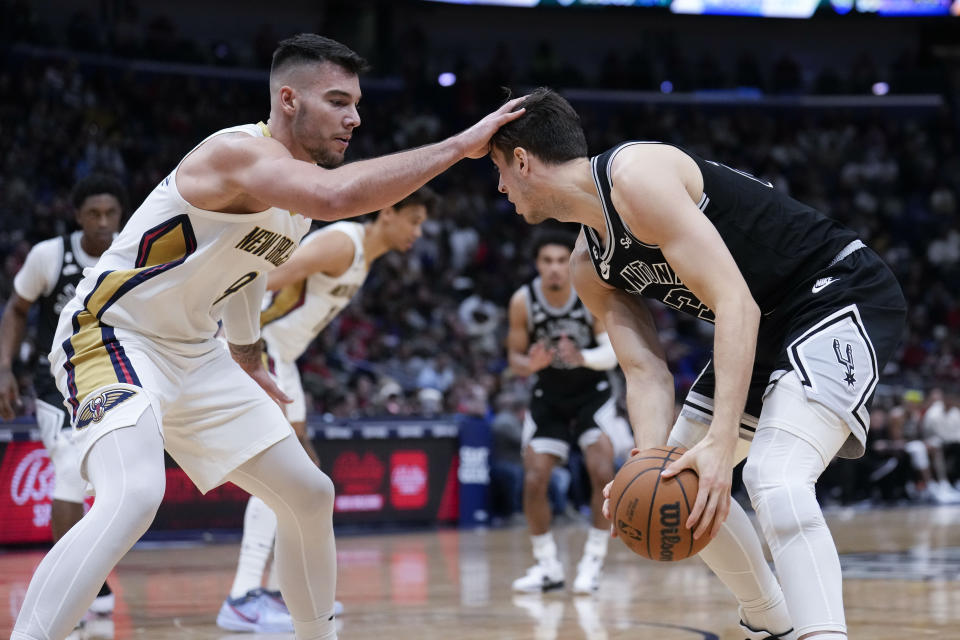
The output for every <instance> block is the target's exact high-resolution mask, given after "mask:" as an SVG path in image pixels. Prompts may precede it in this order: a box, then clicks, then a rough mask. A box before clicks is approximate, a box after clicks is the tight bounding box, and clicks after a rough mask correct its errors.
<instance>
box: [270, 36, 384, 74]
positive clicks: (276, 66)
mask: <svg viewBox="0 0 960 640" xmlns="http://www.w3.org/2000/svg"><path fill="white" fill-rule="evenodd" d="M320 62H331V63H333V64H335V65H337V66H338V67H343V68H344V69H346V70H347V71H349V72H350V73H353V74H356V75H359V74H360V73H362V72H364V71H366V70H367V69H368V68H369V66H368V65H367V61H366V60H364V59H363V57H361V56H360V55H359V54H358V53H357V52H356V51H354V50H353V49H351V48H350V47H348V46H347V45H345V44H341V43H339V42H337V41H336V40H332V39H330V38H325V37H323V36H318V35H317V34H315V33H298V34H297V35H295V36H293V37H290V38H287V39H286V40H281V41H280V44H278V45H277V48H276V50H275V51H274V52H273V61H272V62H271V64H270V75H271V76H272V75H273V74H275V73H276V72H278V71H280V70H282V69H284V68H286V67H289V66H292V65H295V64H303V63H320Z"/></svg>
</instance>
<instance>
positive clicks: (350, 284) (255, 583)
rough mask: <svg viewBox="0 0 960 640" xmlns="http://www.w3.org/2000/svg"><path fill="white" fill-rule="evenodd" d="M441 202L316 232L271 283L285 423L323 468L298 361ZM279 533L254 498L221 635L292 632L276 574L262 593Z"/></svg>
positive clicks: (269, 340)
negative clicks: (377, 265)
mask: <svg viewBox="0 0 960 640" xmlns="http://www.w3.org/2000/svg"><path fill="white" fill-rule="evenodd" d="M435 200H436V197H435V195H434V193H433V191H432V190H431V189H430V188H429V187H421V188H420V189H418V190H417V191H415V192H413V193H412V194H410V195H409V196H407V197H406V198H404V199H403V200H401V201H400V202H398V203H396V204H395V205H393V206H390V207H387V208H386V209H383V210H381V211H379V212H378V213H377V214H376V217H375V218H374V219H373V220H371V221H370V222H367V223H359V222H353V221H348V220H342V221H340V222H335V223H334V224H331V225H329V226H326V227H324V228H322V229H319V230H317V231H314V232H313V233H311V234H309V235H307V236H306V237H305V238H304V239H303V242H302V243H301V245H300V247H299V248H298V249H297V250H296V251H295V252H294V253H293V257H291V258H290V260H288V261H287V262H286V263H285V264H283V265H282V266H281V267H279V268H277V269H275V270H273V271H271V272H270V275H269V276H268V277H267V290H268V291H273V292H275V293H274V294H273V296H272V298H271V299H270V302H269V305H268V306H267V307H266V308H265V309H264V310H263V311H262V312H261V314H260V333H261V335H262V337H263V341H264V344H265V348H266V352H267V354H268V356H269V363H270V367H271V370H272V371H273V373H274V375H275V376H276V378H277V382H278V384H279V386H280V389H281V390H282V391H283V392H284V393H285V394H287V396H289V397H290V398H291V399H292V400H293V402H291V403H289V404H287V405H286V406H285V407H284V410H285V411H286V414H287V419H288V420H289V421H290V425H291V426H292V427H293V430H294V432H295V433H296V434H297V438H298V439H299V440H300V444H302V445H303V448H304V449H305V450H306V452H307V454H308V455H309V456H310V459H311V460H313V462H314V464H316V465H317V466H319V465H320V458H319V456H318V455H317V452H316V450H315V449H314V447H313V443H312V442H311V441H310V436H309V434H308V433H307V422H306V420H307V406H306V400H305V398H304V393H303V386H302V384H301V383H300V372H299V371H298V370H297V359H298V358H299V357H300V356H301V355H303V352H304V351H306V349H307V346H308V345H309V344H310V343H311V342H312V341H313V339H314V338H315V337H316V336H317V335H318V334H319V333H320V332H321V331H322V330H323V329H324V327H326V326H327V325H328V324H330V322H331V321H332V320H333V319H334V318H335V317H336V316H337V314H338V313H340V311H342V310H343V308H344V307H346V306H347V304H349V302H350V300H351V299H352V298H353V296H354V294H355V293H356V292H357V291H359V290H360V288H361V287H362V286H363V283H364V281H365V280H366V279H367V274H368V273H369V270H370V265H372V264H373V262H374V261H376V260H377V258H379V257H380V256H382V255H384V254H385V253H387V252H388V251H407V250H409V249H410V248H411V247H412V246H413V243H414V242H415V241H416V240H417V238H419V237H420V227H421V225H422V224H423V222H424V221H425V220H426V219H427V215H428V214H429V212H430V210H431V208H432V207H433V203H434V201H435ZM276 531H277V516H276V514H274V513H273V511H271V510H270V507H268V506H267V504H266V503H265V502H264V501H263V500H261V499H260V498H257V497H256V496H251V497H250V500H249V501H248V502H247V510H246V513H245V514H244V518H243V539H242V540H241V542H240V559H239V561H238V562H237V572H236V575H235V576H234V580H233V586H232V587H231V588H230V595H229V597H228V598H227V599H226V601H225V602H224V603H223V606H221V607H220V613H219V614H218V615H217V625H219V626H220V627H222V628H224V629H228V630H231V631H261V632H262V631H271V630H283V629H284V628H290V629H292V627H291V626H290V625H291V622H290V620H289V614H287V613H286V609H285V607H284V606H283V605H282V604H281V603H282V599H281V598H280V597H279V594H278V593H276V591H275V590H276V586H275V585H274V580H275V575H274V574H275V573H276V572H275V571H271V572H270V574H271V575H270V577H269V579H268V581H267V588H266V589H262V588H261V587H260V585H261V582H262V577H263V571H264V568H265V567H266V563H267V558H268V557H269V555H270V553H271V551H272V550H273V542H274V537H275V535H276ZM273 567H276V563H275V562H274V563H273ZM334 608H335V610H336V613H337V615H339V614H340V613H341V612H342V607H341V606H340V603H339V602H337V603H335V605H334ZM258 614H259V615H258Z"/></svg>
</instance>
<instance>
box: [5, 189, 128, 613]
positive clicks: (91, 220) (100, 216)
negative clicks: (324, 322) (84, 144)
mask: <svg viewBox="0 0 960 640" xmlns="http://www.w3.org/2000/svg"><path fill="white" fill-rule="evenodd" d="M71 199H72V201H73V206H74V210H75V217H76V221H77V224H78V225H79V226H80V230H79V231H74V232H73V233H67V234H65V235H63V236H60V237H57V238H51V239H49V240H44V241H43V242H41V243H39V244H37V245H36V246H35V247H33V248H32V249H31V250H30V253H28V254H27V259H26V260H25V261H24V264H23V267H22V268H21V269H20V271H19V272H17V276H16V278H15V279H14V281H13V288H14V292H13V294H12V295H11V296H10V300H9V301H8V302H7V306H6V307H5V308H4V310H3V318H2V320H0V417H2V418H3V419H5V420H10V419H12V418H13V417H14V416H15V415H16V409H17V407H18V406H19V404H20V390H19V387H18V384H17V379H16V376H15V375H14V372H13V362H14V359H15V358H16V356H17V354H18V353H19V351H20V345H21V343H23V341H24V338H25V337H26V335H27V316H28V314H29V313H30V309H31V307H33V305H34V304H38V305H39V307H40V309H39V311H40V313H39V314H38V315H37V323H38V325H37V332H36V335H35V336H33V340H32V341H33V345H34V349H35V351H36V353H35V361H36V367H35V373H34V376H33V386H34V389H35V391H36V412H37V426H38V427H39V429H40V436H41V439H42V440H43V445H44V446H45V447H46V448H47V452H48V453H49V454H50V460H51V462H52V463H53V470H54V490H53V505H52V507H51V514H50V528H51V529H52V532H53V540H54V542H56V541H57V540H59V539H60V538H61V537H62V536H63V534H65V533H66V532H67V531H68V530H69V529H70V527H72V526H73V525H75V524H76V523H77V522H78V521H79V520H80V518H82V517H83V499H84V490H85V488H86V485H87V483H86V482H85V481H84V480H82V479H81V478H80V466H79V465H80V461H79V460H78V459H77V458H76V452H75V450H74V447H73V446H72V440H71V437H70V418H69V415H68V414H67V412H66V411H65V410H64V407H63V396H61V395H60V392H59V391H57V387H56V385H55V384H54V383H53V377H52V376H51V375H50V362H49V360H47V352H48V351H49V350H50V345H51V343H52V342H53V334H54V332H55V331H56V328H57V319H58V318H59V316H60V310H61V309H62V308H63V305H64V304H66V303H67V302H68V301H69V300H70V299H71V298H72V297H73V295H74V293H76V286H77V283H78V282H80V279H81V278H82V277H83V270H84V269H85V268H87V267H92V266H93V265H95V264H96V262H97V258H99V257H100V254H102V253H103V252H104V251H106V250H107V247H109V246H110V243H111V242H112V241H113V237H114V236H115V235H116V233H117V231H118V230H119V228H120V219H121V217H122V216H123V210H124V206H125V205H124V203H125V202H126V190H125V189H124V188H123V185H121V184H120V182H119V181H117V180H116V179H115V178H112V177H110V176H107V175H102V174H93V175H90V176H87V177H86V178H83V179H82V180H80V181H79V182H77V184H76V185H75V186H74V188H73V193H72V194H71ZM90 609H91V611H93V612H94V613H97V614H105V613H110V612H112V611H113V594H112V593H111V591H110V588H109V587H108V586H107V584H106V583H104V585H103V588H102V589H101V590H100V593H99V594H98V595H97V598H96V600H94V601H93V605H92V606H91V607H90Z"/></svg>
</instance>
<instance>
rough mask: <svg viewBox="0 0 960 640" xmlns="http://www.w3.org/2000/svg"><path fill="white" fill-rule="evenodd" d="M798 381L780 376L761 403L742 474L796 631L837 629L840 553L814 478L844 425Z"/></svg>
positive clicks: (845, 432) (841, 628)
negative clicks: (813, 401) (807, 394)
mask: <svg viewBox="0 0 960 640" xmlns="http://www.w3.org/2000/svg"><path fill="white" fill-rule="evenodd" d="M788 378H792V380H787V379H788ZM785 381H786V384H784V382H785ZM799 385H800V383H799V380H797V379H796V375H795V374H789V375H788V376H784V378H783V379H781V381H780V382H779V383H778V384H777V387H776V388H775V389H774V391H773V392H771V395H770V396H769V397H768V398H767V400H766V402H765V403H764V408H763V413H762V414H761V416H760V425H759V427H758V428H757V435H756V437H755V438H754V440H753V445H752V447H751V451H750V456H749V458H748V459H747V464H746V466H745V467H744V470H743V480H744V484H745V485H746V486H747V491H748V493H749V494H750V501H751V502H752V504H753V508H754V509H755V510H756V512H757V519H758V520H759V522H760V528H761V529H762V530H763V535H764V536H765V537H766V539H767V544H768V545H769V547H770V552H771V553H772V554H773V560H774V563H775V564H776V567H777V573H778V575H779V577H780V582H781V584H782V585H783V592H784V595H785V596H786V599H787V606H788V607H789V609H790V617H791V618H792V620H793V623H794V627H795V628H796V631H797V635H798V636H802V635H804V634H808V633H812V632H825V631H830V632H836V633H844V632H846V628H847V627H846V622H845V618H844V613H843V587H842V579H841V575H840V560H839V558H838V556H837V548H836V545H835V544H834V542H833V537H832V536H831V535H830V530H829V529H828V528H827V525H826V522H825V521H824V519H823V513H822V512H821V511H820V505H819V504H818V503H817V498H816V494H815V492H814V483H815V482H816V480H817V478H819V477H820V474H821V473H823V470H824V469H825V468H826V465H827V463H828V462H829V457H830V453H831V452H833V453H835V452H837V451H839V449H840V447H841V446H842V445H843V443H844V442H845V441H846V439H847V437H848V436H849V433H850V431H849V428H848V427H846V425H845V423H844V422H843V421H842V420H841V419H840V418H839V417H837V416H834V415H833V414H832V413H831V412H830V411H828V410H826V409H824V408H823V407H821V406H819V405H813V404H811V403H808V402H807V401H806V399H805V398H804V396H803V391H802V390H801V389H800V386H799ZM810 439H816V440H817V441H818V443H819V444H818V446H814V445H813V444H811V442H810ZM824 452H826V453H827V455H828V459H827V460H825V459H824ZM824 637H826V636H824Z"/></svg>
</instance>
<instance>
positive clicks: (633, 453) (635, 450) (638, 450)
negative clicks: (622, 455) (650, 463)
mask: <svg viewBox="0 0 960 640" xmlns="http://www.w3.org/2000/svg"><path fill="white" fill-rule="evenodd" d="M638 453H640V448H639V447H634V448H633V449H630V457H631V458H632V457H633V456H635V455H637V454H638Z"/></svg>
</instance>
